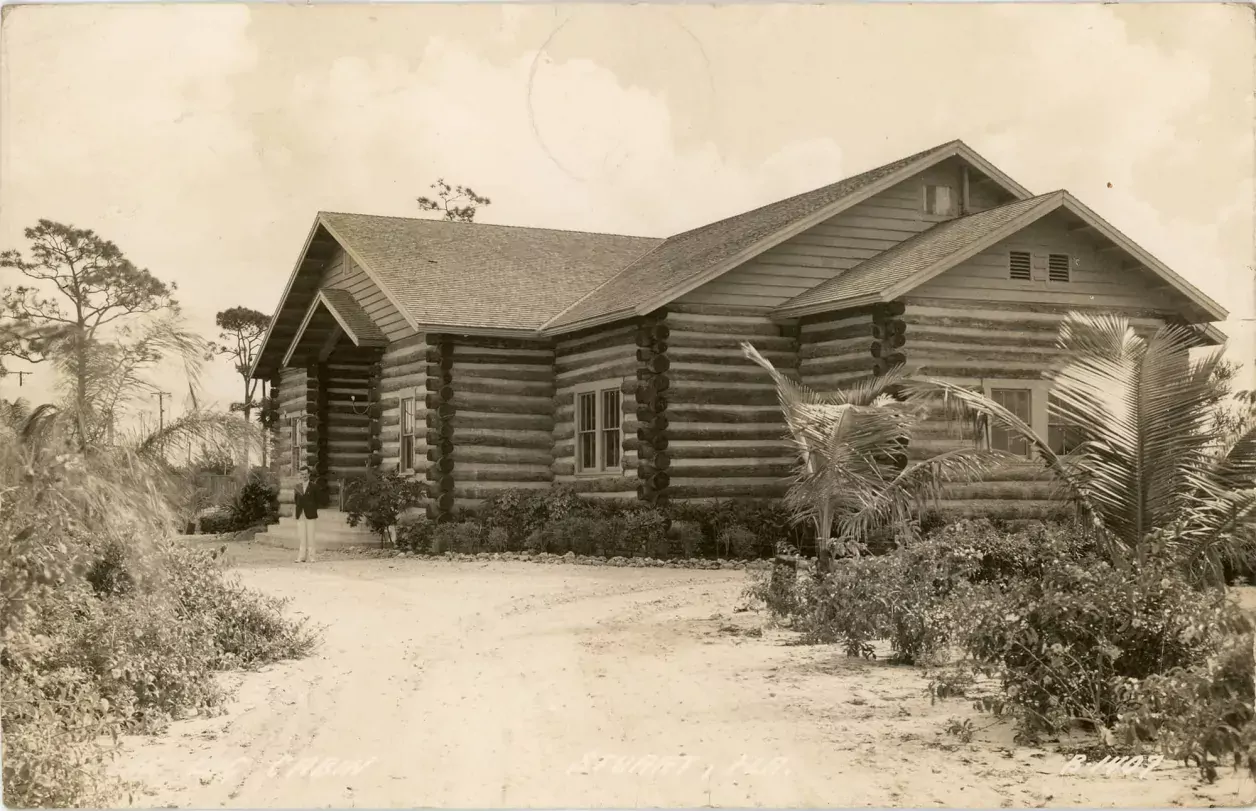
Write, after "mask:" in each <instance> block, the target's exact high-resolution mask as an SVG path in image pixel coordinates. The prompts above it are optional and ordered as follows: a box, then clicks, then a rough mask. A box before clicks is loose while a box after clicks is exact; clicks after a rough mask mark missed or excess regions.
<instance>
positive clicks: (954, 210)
mask: <svg viewBox="0 0 1256 811" xmlns="http://www.w3.org/2000/svg"><path fill="white" fill-rule="evenodd" d="M930 189H946V190H947V199H948V201H949V203H950V205H949V206H948V208H947V210H946V211H932V210H930V208H929V190H930ZM920 196H921V200H920V210H921V211H922V212H923V213H924V215H925V217H928V218H930V219H938V220H949V219H954V218H955V217H958V216H959V208H960V203H959V195H958V194H957V193H956V189H955V187H954V186H952V185H951V184H949V183H928V182H926V183H924V184H923V186H922V187H921V194H920ZM935 201H936V198H935Z"/></svg>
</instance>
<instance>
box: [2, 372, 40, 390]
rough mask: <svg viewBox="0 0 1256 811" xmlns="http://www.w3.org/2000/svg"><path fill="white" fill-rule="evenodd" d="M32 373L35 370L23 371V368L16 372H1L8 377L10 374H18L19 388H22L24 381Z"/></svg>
mask: <svg viewBox="0 0 1256 811" xmlns="http://www.w3.org/2000/svg"><path fill="white" fill-rule="evenodd" d="M31 374H34V372H23V371H21V370H19V371H16V372H8V371H5V372H0V377H8V376H9V375H17V385H18V388H21V387H22V383H23V382H25V380H26V378H27V376H28V375H31Z"/></svg>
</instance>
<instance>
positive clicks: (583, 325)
mask: <svg viewBox="0 0 1256 811" xmlns="http://www.w3.org/2000/svg"><path fill="white" fill-rule="evenodd" d="M646 312H649V310H645V311H644V312H643V311H642V310H641V308H631V307H627V308H620V309H618V310H615V311H613V312H610V313H603V314H602V315H597V316H591V317H589V318H581V319H578V320H576V321H569V322H567V323H564V324H558V325H555V326H548V325H547V326H544V327H542V328H541V334H542V335H547V336H548V335H566V334H568V333H572V332H579V331H580V330H583V329H593V328H595V327H603V326H606V325H607V324H612V323H614V322H616V321H622V320H623V319H625V318H632V317H633V316H636V315H643V314H644V313H646ZM551 323H552V322H551Z"/></svg>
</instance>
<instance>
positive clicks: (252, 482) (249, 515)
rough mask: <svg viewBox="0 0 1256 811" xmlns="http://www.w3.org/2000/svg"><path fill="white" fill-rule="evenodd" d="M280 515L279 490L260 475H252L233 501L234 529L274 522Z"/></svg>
mask: <svg viewBox="0 0 1256 811" xmlns="http://www.w3.org/2000/svg"><path fill="white" fill-rule="evenodd" d="M278 515H279V491H278V489H276V488H274V487H272V486H270V485H269V484H267V483H266V482H265V481H263V480H262V479H261V478H260V477H257V476H250V477H249V480H248V481H247V482H245V483H244V486H243V487H241V488H240V489H239V490H238V491H237V492H236V495H235V499H234V500H233V501H232V503H231V523H232V525H233V527H232V528H233V529H246V528H248V527H251V526H254V525H256V524H269V523H273V522H274V520H275V519H276V518H277V517H278Z"/></svg>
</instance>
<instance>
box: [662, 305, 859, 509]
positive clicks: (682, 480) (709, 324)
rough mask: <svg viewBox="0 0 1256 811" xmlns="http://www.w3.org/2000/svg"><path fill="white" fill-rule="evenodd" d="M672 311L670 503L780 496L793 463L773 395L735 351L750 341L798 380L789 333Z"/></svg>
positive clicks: (732, 316) (744, 318)
mask: <svg viewBox="0 0 1256 811" xmlns="http://www.w3.org/2000/svg"><path fill="white" fill-rule="evenodd" d="M669 310H670V312H668V314H667V317H666V321H665V323H666V324H667V326H668V329H669V333H670V334H669V336H668V338H667V344H668V348H667V355H668V359H669V361H670V363H669V366H670V368H669V372H668V373H669V375H670V378H671V385H670V387H669V388H668V391H667V402H668V409H667V416H668V439H669V444H668V453H669V454H670V474H671V475H670V482H669V484H670V488H669V493H670V496H671V498H672V499H673V500H703V501H705V500H712V499H720V498H732V497H757V498H771V497H779V496H781V495H783V494H784V492H785V489H786V487H787V484H788V477H789V476H790V475H791V473H792V471H793V467H794V463H795V458H796V457H795V455H794V451H793V448H792V446H791V445H790V442H789V440H788V430H787V428H786V426H785V421H784V418H783V417H782V416H781V410H780V406H779V404H778V400H777V395H776V387H775V385H774V384H773V383H772V380H771V378H769V377H768V375H767V373H766V372H764V371H763V370H762V369H760V368H759V367H758V366H757V365H755V364H754V363H752V362H751V361H749V360H748V359H746V357H745V356H744V354H743V353H742V350H741V347H740V344H741V342H742V341H747V340H748V341H750V342H751V343H752V344H754V346H755V348H756V349H758V350H759V352H761V353H762V354H763V355H764V357H766V358H768V359H769V360H771V361H772V363H773V364H774V365H775V366H776V367H777V368H778V369H780V370H782V371H784V372H786V373H794V374H796V373H797V367H798V341H797V338H796V337H795V336H794V334H793V333H792V329H791V328H783V327H780V326H778V325H776V324H774V323H772V322H771V321H769V320H768V319H767V318H766V317H765V316H762V315H750V314H745V312H744V311H740V312H739V311H737V310H730V309H725V308H711V307H704V306H700V305H674V306H672V307H671V308H669ZM865 343H866V342H865ZM865 348H866V347H865Z"/></svg>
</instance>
